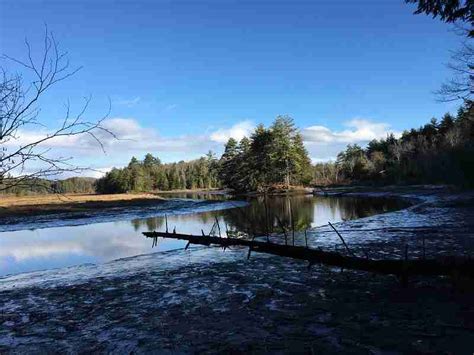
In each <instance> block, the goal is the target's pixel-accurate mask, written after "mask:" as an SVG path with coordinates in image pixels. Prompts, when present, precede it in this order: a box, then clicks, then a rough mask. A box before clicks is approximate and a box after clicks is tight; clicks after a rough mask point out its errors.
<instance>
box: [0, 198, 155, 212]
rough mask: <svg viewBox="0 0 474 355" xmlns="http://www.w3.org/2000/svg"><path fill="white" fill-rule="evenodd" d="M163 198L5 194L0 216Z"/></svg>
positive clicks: (97, 207)
mask: <svg viewBox="0 0 474 355" xmlns="http://www.w3.org/2000/svg"><path fill="white" fill-rule="evenodd" d="M161 201H163V198H161V197H159V196H157V195H153V194H112V195H92V194H68V195H38V196H23V197H17V196H1V197H0V217H6V216H26V215H31V214H34V215H38V214H51V213H60V212H86V211H90V210H100V209H104V208H111V207H124V206H145V205H152V204H157V203H160V202H161Z"/></svg>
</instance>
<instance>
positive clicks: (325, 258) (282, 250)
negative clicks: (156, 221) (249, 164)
mask: <svg viewBox="0 0 474 355" xmlns="http://www.w3.org/2000/svg"><path fill="white" fill-rule="evenodd" d="M143 234H144V235H145V236H146V237H148V238H154V243H156V238H171V239H179V240H186V241H188V244H187V246H186V248H187V247H188V246H189V245H190V244H199V245H205V246H210V245H211V244H214V245H220V246H222V247H224V249H225V248H228V247H231V246H244V247H248V248H249V254H248V256H250V252H257V253H267V254H272V255H278V256H283V257H289V258H293V259H298V260H306V261H308V262H309V266H311V265H313V264H317V263H319V264H324V265H329V266H336V267H340V268H342V269H353V270H361V271H368V272H373V273H378V274H386V275H397V276H398V277H400V278H401V279H402V280H406V278H407V277H409V276H417V275H422V276H436V275H456V276H464V277H468V278H474V260H471V259H470V258H457V257H443V258H437V259H410V260H409V259H408V258H405V260H402V259H391V260H372V259H368V258H367V257H365V258H362V257H357V256H355V255H353V254H351V255H350V256H346V255H343V254H340V253H337V252H331V251H323V250H317V249H310V248H307V247H303V246H294V245H284V244H277V243H271V242H262V241H256V240H247V239H239V238H220V237H213V236H207V235H204V233H203V235H202V236H201V235H191V234H179V233H167V232H144V233H143Z"/></svg>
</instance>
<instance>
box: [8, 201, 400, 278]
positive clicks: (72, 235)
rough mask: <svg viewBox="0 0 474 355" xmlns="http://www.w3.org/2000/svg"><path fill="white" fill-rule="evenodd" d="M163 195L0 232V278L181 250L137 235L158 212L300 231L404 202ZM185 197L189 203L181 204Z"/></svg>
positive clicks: (193, 224)
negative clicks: (103, 213)
mask: <svg viewBox="0 0 474 355" xmlns="http://www.w3.org/2000/svg"><path fill="white" fill-rule="evenodd" d="M165 197H167V198H170V200H169V201H166V202H164V203H163V204H162V205H160V208H159V209H156V211H155V212H152V214H153V216H152V217H151V216H150V211H149V210H147V211H146V213H145V214H144V215H143V216H142V217H139V218H131V215H130V214H126V213H121V212H117V214H116V215H110V219H109V220H111V221H108V222H105V221H104V222H101V223H96V222H97V221H101V219H97V218H91V219H90V220H83V221H82V223H81V224H80V225H68V223H65V222H64V220H59V219H58V220H57V221H56V222H57V223H54V221H52V223H51V221H50V222H48V223H50V225H51V226H49V225H44V224H43V225H41V228H39V226H36V227H35V226H34V225H33V226H32V225H31V224H30V225H28V228H29V229H23V230H16V231H6V232H2V233H0V276H5V275H9V274H18V273H22V272H29V271H36V270H45V269H52V268H60V267H65V266H73V265H80V264H86V263H94V264H96V263H104V262H108V261H111V260H115V259H119V258H124V257H130V256H136V255H141V254H146V253H153V252H157V251H167V250H173V249H179V248H183V247H184V245H185V242H183V241H176V240H169V239H165V240H163V239H160V240H159V241H158V245H157V246H155V247H154V248H152V247H151V246H152V241H151V240H150V239H147V238H145V237H144V236H143V235H142V232H145V231H152V230H164V229H165V216H164V215H165V214H166V215H167V221H168V227H169V230H170V231H171V230H173V229H174V228H176V231H177V232H178V233H193V234H200V233H201V230H203V231H204V232H205V233H209V231H210V230H211V228H212V226H213V225H214V223H215V221H216V220H218V221H219V225H220V226H221V229H222V230H221V233H222V235H223V236H225V234H226V230H229V231H240V232H253V233H261V234H265V233H266V231H267V230H268V229H273V228H275V229H276V228H277V227H278V226H279V225H281V224H283V225H285V226H290V225H293V226H294V228H295V229H296V230H304V229H308V228H311V227H316V226H320V225H324V224H327V222H328V221H330V222H340V221H343V220H349V219H355V218H361V217H366V216H370V215H374V214H377V213H383V212H388V211H393V210H397V209H400V208H403V207H405V206H406V203H404V202H402V201H399V200H394V199H379V198H377V199H373V198H372V199H369V198H354V197H320V196H312V195H298V196H274V197H268V198H266V199H264V198H262V197H258V198H251V199H248V201H246V202H247V203H242V202H241V201H240V202H237V201H231V200H223V199H224V197H222V196H216V195H209V194H180V195H178V194H175V195H169V194H167V195H166V196H165ZM188 199H189V200H188ZM202 199H206V200H216V199H219V200H221V201H220V202H219V203H217V204H215V203H209V204H205V205H203V204H200V203H196V202H199V201H197V200H202ZM222 200H223V201H222ZM201 202H202V201H201ZM186 203H189V206H185V205H186ZM190 206H191V207H190ZM192 206H198V207H196V208H193V207H192ZM217 208H218V209H217ZM133 216H135V217H137V216H140V214H139V213H135V214H134V215H133ZM76 224H77V223H76ZM45 226H46V228H45ZM35 228H38V229H35Z"/></svg>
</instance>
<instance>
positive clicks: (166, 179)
mask: <svg viewBox="0 0 474 355" xmlns="http://www.w3.org/2000/svg"><path fill="white" fill-rule="evenodd" d="M217 165H218V162H217V159H216V158H215V157H214V155H213V154H212V152H209V153H208V154H207V155H206V157H202V158H200V159H197V160H192V161H189V162H184V161H180V162H179V163H170V164H162V163H161V161H160V159H159V158H157V157H154V156H153V155H151V154H147V155H146V156H145V158H144V159H143V160H142V161H140V160H138V159H137V158H135V157H133V158H132V159H131V160H130V163H129V164H128V165H127V166H126V167H124V168H122V169H117V168H114V169H112V170H111V171H109V172H108V173H107V174H106V175H105V176H104V177H103V178H101V179H99V180H97V183H96V190H97V192H98V193H122V192H145V191H152V190H161V191H168V190H184V189H210V188H216V187H220V182H219V180H218V177H217V170H218V169H217Z"/></svg>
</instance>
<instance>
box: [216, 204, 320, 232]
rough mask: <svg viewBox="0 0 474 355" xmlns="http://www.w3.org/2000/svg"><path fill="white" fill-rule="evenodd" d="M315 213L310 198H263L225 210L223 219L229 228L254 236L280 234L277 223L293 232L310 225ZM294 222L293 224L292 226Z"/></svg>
mask: <svg viewBox="0 0 474 355" xmlns="http://www.w3.org/2000/svg"><path fill="white" fill-rule="evenodd" d="M313 214H314V200H313V198H312V196H291V197H288V196H273V197H269V198H267V199H266V200H265V198H264V197H263V196H259V197H257V198H253V199H251V200H250V201H249V206H246V207H243V208H235V209H230V210H226V211H224V218H225V221H226V222H227V224H228V225H229V227H231V228H232V229H236V230H240V231H245V232H249V233H256V234H266V232H267V226H268V231H269V232H277V231H281V228H280V223H281V224H282V225H284V226H285V227H286V228H287V229H291V226H292V225H294V227H295V230H304V229H307V228H309V227H310V226H311V222H312V220H313ZM292 220H293V223H292Z"/></svg>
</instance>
